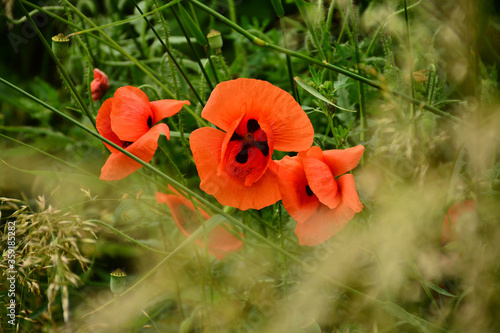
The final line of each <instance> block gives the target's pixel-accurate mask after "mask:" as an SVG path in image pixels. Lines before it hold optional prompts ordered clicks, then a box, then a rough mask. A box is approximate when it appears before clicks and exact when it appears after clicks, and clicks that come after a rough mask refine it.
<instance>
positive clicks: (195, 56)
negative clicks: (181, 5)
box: [171, 7, 214, 90]
mask: <svg viewBox="0 0 500 333" xmlns="http://www.w3.org/2000/svg"><path fill="white" fill-rule="evenodd" d="M171 10H172V14H174V17H175V20H176V21H177V23H178V24H179V28H181V31H182V33H183V34H184V36H186V42H187V43H188V45H189V48H190V49H191V51H192V52H193V55H194V58H195V60H196V62H197V63H198V66H199V67H200V70H201V72H202V74H203V76H204V77H205V80H206V81H207V84H208V87H209V88H210V90H213V89H214V85H213V84H212V81H210V78H209V77H208V74H207V71H206V70H205V67H203V64H202V63H201V60H200V57H199V56H198V53H197V52H196V49H195V48H194V46H193V43H191V38H189V35H188V33H187V32H186V29H185V28H184V25H183V24H182V21H181V19H180V18H179V15H178V14H177V11H176V9H175V8H174V7H172V8H171Z"/></svg>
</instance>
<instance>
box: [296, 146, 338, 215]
mask: <svg viewBox="0 0 500 333" xmlns="http://www.w3.org/2000/svg"><path fill="white" fill-rule="evenodd" d="M313 148H314V147H313ZM317 148H318V149H320V148H319V147H317ZM299 156H300V155H299ZM301 160H302V164H303V165H304V171H305V173H306V177H307V182H308V183H309V186H310V188H311V190H312V192H313V193H314V194H315V195H316V196H317V197H318V199H319V201H321V203H322V204H324V205H326V206H328V208H330V209H333V208H335V207H337V206H338V204H339V203H340V195H339V193H338V188H337V182H336V181H335V178H334V177H333V175H332V171H331V170H330V167H329V166H328V165H326V164H325V163H324V162H323V161H322V159H318V158H312V157H307V156H303V157H301Z"/></svg>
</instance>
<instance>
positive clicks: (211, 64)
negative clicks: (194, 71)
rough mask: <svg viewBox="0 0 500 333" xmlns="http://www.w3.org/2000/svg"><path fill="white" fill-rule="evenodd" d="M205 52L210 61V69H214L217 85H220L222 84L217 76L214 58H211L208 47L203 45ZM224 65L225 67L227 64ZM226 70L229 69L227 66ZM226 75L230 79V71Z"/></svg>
mask: <svg viewBox="0 0 500 333" xmlns="http://www.w3.org/2000/svg"><path fill="white" fill-rule="evenodd" d="M203 51H204V52H205V56H206V57H207V59H208V63H209V64H210V68H212V73H213V74H214V78H215V82H217V84H219V83H220V80H219V76H218V75H217V71H216V70H215V65H214V62H213V61H212V57H211V56H210V54H209V52H208V48H207V46H206V45H203ZM219 65H220V64H219ZM224 65H225V63H224ZM226 69H227V66H226ZM225 74H226V76H227V77H228V78H229V71H225Z"/></svg>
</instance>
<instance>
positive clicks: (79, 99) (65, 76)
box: [17, 0, 97, 130]
mask: <svg viewBox="0 0 500 333" xmlns="http://www.w3.org/2000/svg"><path fill="white" fill-rule="evenodd" d="M17 2H18V4H19V7H21V10H22V12H23V13H24V15H25V16H26V19H27V20H28V21H29V22H30V23H31V25H32V28H33V29H34V30H35V32H36V34H37V35H38V37H39V38H40V41H41V42H42V44H43V46H44V47H45V50H46V51H47V52H48V53H49V55H50V57H51V58H52V60H54V62H55V63H56V66H57V68H58V69H59V72H60V73H61V77H62V78H63V81H64V83H65V84H66V85H67V87H68V89H69V92H70V93H71V95H72V96H73V98H74V99H75V100H76V102H77V103H78V104H79V105H80V108H81V109H82V111H83V112H84V113H85V115H86V116H87V118H88V119H89V120H90V122H91V123H92V125H93V126H94V128H95V129H96V130H97V127H96V124H95V119H94V117H93V116H92V115H91V114H90V111H89V109H88V108H87V104H86V103H85V102H84V100H83V98H82V96H80V93H79V92H78V90H77V89H76V87H75V84H74V83H73V81H72V80H71V78H70V77H69V74H68V72H67V71H66V69H65V68H64V66H63V64H62V63H61V61H60V60H59V58H58V57H57V56H56V55H55V53H54V51H52V47H51V46H50V45H49V43H47V40H46V39H45V37H44V36H43V35H42V33H41V32H40V29H38V26H37V25H36V24H35V22H34V21H33V19H32V18H31V16H30V15H29V13H28V11H27V10H26V8H24V5H23V4H22V2H21V1H20V0H17Z"/></svg>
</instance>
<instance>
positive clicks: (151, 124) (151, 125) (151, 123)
mask: <svg viewBox="0 0 500 333" xmlns="http://www.w3.org/2000/svg"><path fill="white" fill-rule="evenodd" d="M147 124H148V127H149V128H151V127H153V118H151V116H149V117H148V121H147Z"/></svg>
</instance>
